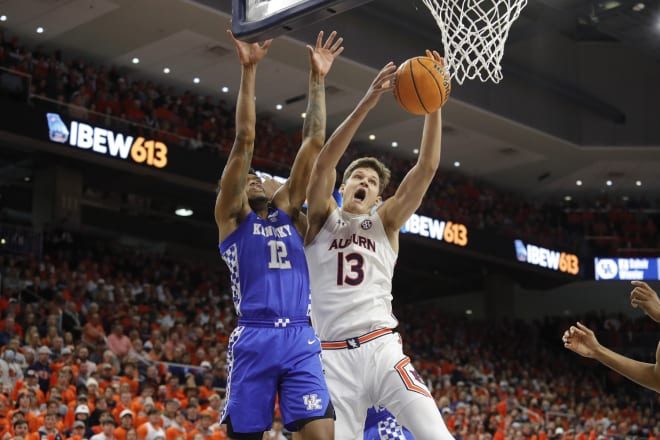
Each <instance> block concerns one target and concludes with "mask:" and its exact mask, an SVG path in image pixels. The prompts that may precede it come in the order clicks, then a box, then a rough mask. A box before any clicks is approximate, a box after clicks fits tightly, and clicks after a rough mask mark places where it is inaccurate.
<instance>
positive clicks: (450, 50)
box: [423, 0, 527, 84]
mask: <svg viewBox="0 0 660 440" xmlns="http://www.w3.org/2000/svg"><path fill="white" fill-rule="evenodd" d="M423 2H424V4H425V5H426V7H428V8H429V10H430V11H431V13H432V14H433V18H435V21H436V22H437V23H438V27H440V32H441V33H442V44H443V46H444V49H445V63H446V65H447V66H448V67H449V74H450V75H451V77H452V79H453V80H455V81H456V82H457V83H459V84H463V81H464V80H465V79H466V78H467V79H475V78H477V77H478V78H479V79H480V80H481V81H482V82H486V81H488V80H491V81H493V82H494V83H498V82H499V81H500V80H501V79H502V67H501V66H500V62H501V61H502V55H503V54H504V44H505V43H506V39H507V37H508V36H509V29H510V28H511V25H512V24H513V22H514V21H516V19H517V18H518V17H519V16H520V11H522V9H523V8H524V7H525V5H527V0H423Z"/></svg>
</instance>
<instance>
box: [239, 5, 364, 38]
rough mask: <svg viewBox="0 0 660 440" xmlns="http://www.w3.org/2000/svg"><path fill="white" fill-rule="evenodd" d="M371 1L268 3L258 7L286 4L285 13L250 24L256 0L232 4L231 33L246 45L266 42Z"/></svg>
mask: <svg viewBox="0 0 660 440" xmlns="http://www.w3.org/2000/svg"><path fill="white" fill-rule="evenodd" d="M371 1H373V0H302V1H295V0H265V1H262V2H257V3H258V4H257V6H260V5H263V4H267V3H271V2H273V5H276V4H278V3H279V4H282V5H283V6H282V10H281V11H278V12H276V13H273V14H270V15H267V16H265V17H264V18H262V19H255V20H249V19H248V16H249V13H250V11H248V3H254V0H232V22H231V31H232V32H233V34H234V36H235V37H236V38H238V39H239V40H242V41H247V42H250V43H254V42H258V41H264V40H267V39H269V38H274V37H277V36H279V35H283V34H286V33H288V32H291V31H294V30H296V29H300V28H302V27H304V26H308V25H310V24H312V23H315V22H318V21H322V20H325V19H327V18H330V17H333V16H335V15H337V14H340V13H342V12H345V11H348V10H349V9H353V8H356V7H358V6H361V5H364V4H366V3H369V2H371ZM287 4H290V6H287ZM267 6H268V5H267ZM272 9H277V7H274V8H272Z"/></svg>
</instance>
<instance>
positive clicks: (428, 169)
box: [416, 160, 440, 180]
mask: <svg viewBox="0 0 660 440" xmlns="http://www.w3.org/2000/svg"><path fill="white" fill-rule="evenodd" d="M439 167H440V163H439V162H435V161H431V160H423V161H420V162H418V163H417V165H416V168H417V172H418V173H419V175H420V176H421V177H422V178H423V179H428V180H432V179H433V177H434V176H435V173H436V172H437V171H438V168H439Z"/></svg>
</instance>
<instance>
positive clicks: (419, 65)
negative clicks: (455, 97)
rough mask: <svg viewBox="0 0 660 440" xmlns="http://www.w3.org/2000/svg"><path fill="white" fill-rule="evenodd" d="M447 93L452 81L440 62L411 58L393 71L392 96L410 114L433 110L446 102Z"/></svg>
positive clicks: (449, 90) (421, 113)
mask: <svg viewBox="0 0 660 440" xmlns="http://www.w3.org/2000/svg"><path fill="white" fill-rule="evenodd" d="M450 92H451V80H450V78H449V74H448V73H447V71H446V70H445V68H444V63H443V62H441V61H440V62H439V61H436V60H434V59H433V58H429V57H415V58H410V59H409V60H406V61H405V62H404V63H403V64H401V65H400V66H399V68H398V70H397V71H396V76H395V83H394V97H395V98H396V100H397V102H398V103H399V105H400V106H401V107H402V108H403V109H404V110H405V111H407V112H410V113H412V114H415V115H425V114H427V113H433V112H434V111H436V110H438V109H439V108H440V107H442V106H443V105H444V104H445V102H447V98H448V97H449V93H450Z"/></svg>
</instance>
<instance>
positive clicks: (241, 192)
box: [215, 31, 272, 241]
mask: <svg viewBox="0 0 660 440" xmlns="http://www.w3.org/2000/svg"><path fill="white" fill-rule="evenodd" d="M227 34H228V35H229V37H230V38H231V39H232V41H233V42H234V46H236V52H237V54H238V58H239V60H240V62H241V85H240V89H239V91H238V98H237V101H236V139H235V140H234V145H233V147H232V149H231V152H230V153H229V158H228V159H227V164H226V165H225V168H224V170H223V172H222V177H221V178H220V191H219V192H218V196H217V198H216V201H215V222H216V224H217V225H218V235H219V240H220V241H222V240H223V239H224V238H225V237H226V236H227V235H229V234H231V233H232V232H233V231H234V230H235V229H236V228H237V227H238V224H239V223H240V222H241V221H242V220H243V218H244V217H245V216H246V215H247V213H248V212H249V209H250V207H249V205H248V202H247V196H246V194H245V185H246V183H247V175H248V170H249V169H250V162H251V161H252V154H253V152H254V136H255V126H256V110H255V104H254V94H255V84H256V73H257V63H258V62H259V60H261V59H262V58H263V57H264V56H265V55H266V53H267V52H268V48H269V47H270V44H271V42H272V40H268V41H266V42H264V43H263V44H259V43H254V44H249V43H245V42H242V41H239V40H237V39H236V38H234V36H233V35H232V33H231V31H227Z"/></svg>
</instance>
